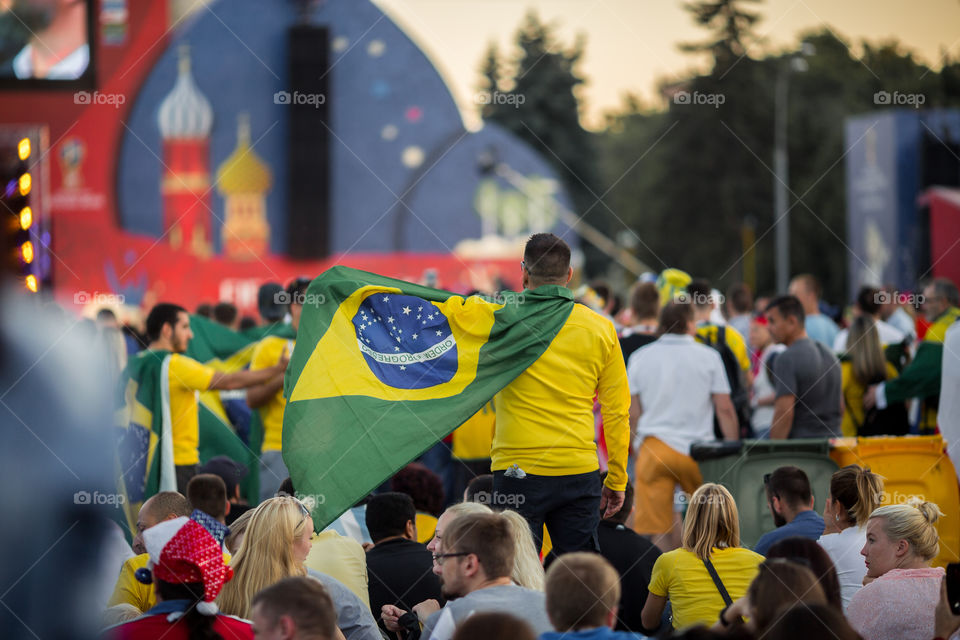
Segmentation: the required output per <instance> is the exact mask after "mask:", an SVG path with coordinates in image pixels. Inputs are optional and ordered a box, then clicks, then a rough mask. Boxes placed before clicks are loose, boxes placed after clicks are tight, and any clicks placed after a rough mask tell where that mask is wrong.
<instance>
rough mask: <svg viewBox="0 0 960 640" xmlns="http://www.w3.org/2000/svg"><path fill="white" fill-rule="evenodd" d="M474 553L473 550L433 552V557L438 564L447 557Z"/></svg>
mask: <svg viewBox="0 0 960 640" xmlns="http://www.w3.org/2000/svg"><path fill="white" fill-rule="evenodd" d="M469 555H472V552H471V551H460V552H458V553H435V554H433V559H434V560H435V561H436V563H437V564H443V561H444V560H445V559H446V558H457V557H460V556H469Z"/></svg>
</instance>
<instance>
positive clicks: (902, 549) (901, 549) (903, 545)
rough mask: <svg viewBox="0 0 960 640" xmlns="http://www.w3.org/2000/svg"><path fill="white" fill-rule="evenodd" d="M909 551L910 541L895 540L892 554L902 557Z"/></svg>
mask: <svg viewBox="0 0 960 640" xmlns="http://www.w3.org/2000/svg"><path fill="white" fill-rule="evenodd" d="M909 552H910V543H909V542H907V541H906V540H897V549H896V551H894V554H895V555H896V556H897V557H898V558H902V557H903V556H905V555H907V554H908V553H909Z"/></svg>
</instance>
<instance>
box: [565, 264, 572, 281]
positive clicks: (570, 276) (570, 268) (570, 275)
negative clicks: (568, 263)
mask: <svg viewBox="0 0 960 640" xmlns="http://www.w3.org/2000/svg"><path fill="white" fill-rule="evenodd" d="M572 279H573V267H567V282H566V284H570V280H572Z"/></svg>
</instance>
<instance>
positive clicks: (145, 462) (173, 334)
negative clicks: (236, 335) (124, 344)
mask: <svg viewBox="0 0 960 640" xmlns="http://www.w3.org/2000/svg"><path fill="white" fill-rule="evenodd" d="M146 325H147V326H146V329H147V339H148V340H149V341H150V344H149V345H148V347H147V349H146V350H144V351H142V352H140V353H138V354H137V355H136V356H134V357H133V358H131V359H130V362H129V363H128V364H127V369H126V370H125V372H124V380H125V388H124V393H125V401H126V407H127V410H128V411H129V416H128V417H129V421H128V425H127V428H126V430H125V431H124V433H123V436H122V437H121V442H120V458H121V459H120V463H121V468H122V470H123V472H124V473H123V474H122V480H123V482H124V483H125V485H126V486H125V487H124V488H125V489H126V492H127V495H128V497H129V502H130V503H131V505H133V504H135V503H138V502H140V501H141V500H142V499H143V498H146V497H149V496H150V495H152V494H153V493H156V492H157V491H173V490H178V491H179V492H180V493H186V486H187V483H188V482H189V481H190V478H191V477H193V475H194V474H195V473H196V469H197V465H198V464H199V463H200V454H199V444H200V425H199V413H198V411H199V406H198V399H197V395H198V392H199V391H206V390H209V389H243V388H247V387H250V386H253V385H256V384H260V383H262V382H265V381H266V380H268V379H270V378H271V377H273V376H275V375H277V374H278V373H282V372H283V370H284V369H285V368H286V364H287V360H286V359H285V358H284V359H282V360H281V361H280V362H278V363H277V364H276V365H275V366H274V367H272V368H269V369H263V370H261V371H235V372H233V373H224V372H220V371H217V370H215V369H213V368H211V367H208V366H205V365H203V364H201V363H199V362H197V361H196V360H194V359H193V358H189V357H187V356H185V355H183V352H184V351H186V350H187V345H188V344H189V342H190V339H191V338H192V337H193V333H192V332H191V330H190V316H189V314H188V313H187V311H186V309H184V308H183V307H180V306H178V305H175V304H170V303H160V304H157V305H156V306H155V307H154V308H153V309H152V310H151V311H150V314H149V315H148V316H147V322H146ZM131 485H132V486H131Z"/></svg>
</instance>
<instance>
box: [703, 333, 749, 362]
mask: <svg viewBox="0 0 960 640" xmlns="http://www.w3.org/2000/svg"><path fill="white" fill-rule="evenodd" d="M718 331H719V327H717V325H715V324H705V325H698V326H697V335H698V336H700V337H701V338H703V339H704V340H706V341H708V342H710V343H711V344H712V343H714V342H716V341H717V333H718ZM723 334H724V338H725V342H726V343H727V346H728V347H730V351H732V352H733V355H734V356H736V358H737V362H739V363H740V369H741V370H742V371H744V372H748V371H750V353H749V352H748V351H747V343H746V342H745V341H744V340H743V336H742V335H740V332H739V331H737V330H736V329H734V328H733V327H731V326H730V325H726V326H725V327H724V328H723Z"/></svg>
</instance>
